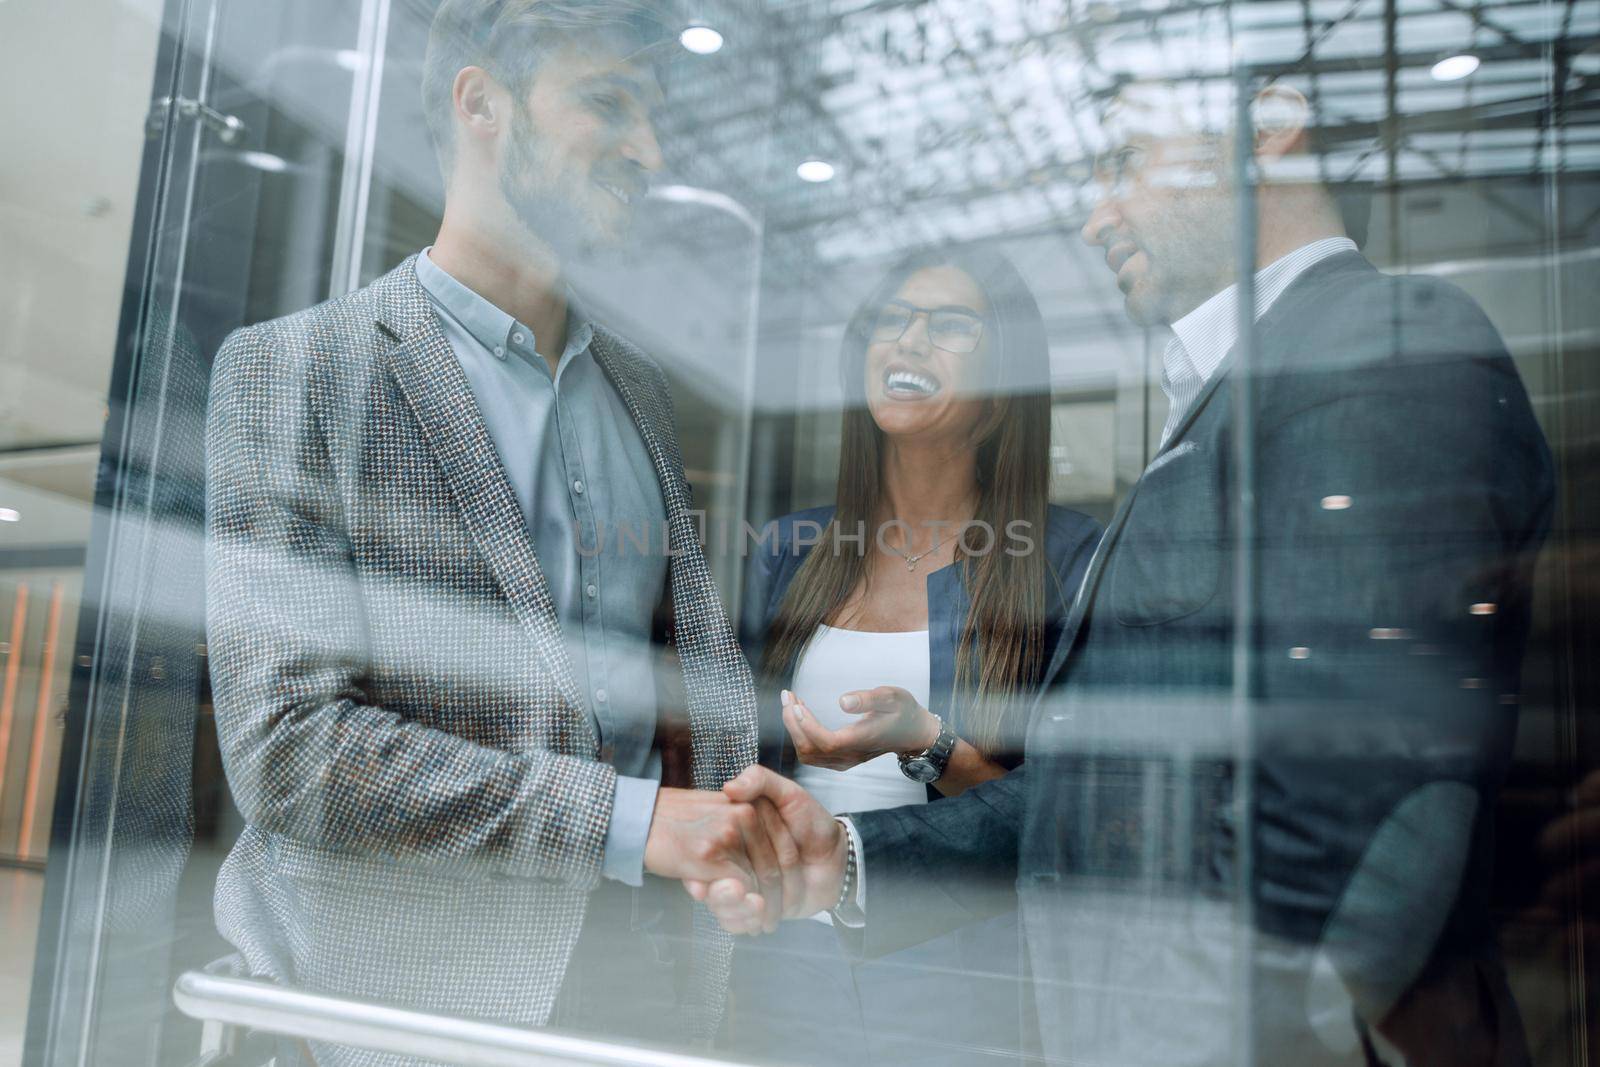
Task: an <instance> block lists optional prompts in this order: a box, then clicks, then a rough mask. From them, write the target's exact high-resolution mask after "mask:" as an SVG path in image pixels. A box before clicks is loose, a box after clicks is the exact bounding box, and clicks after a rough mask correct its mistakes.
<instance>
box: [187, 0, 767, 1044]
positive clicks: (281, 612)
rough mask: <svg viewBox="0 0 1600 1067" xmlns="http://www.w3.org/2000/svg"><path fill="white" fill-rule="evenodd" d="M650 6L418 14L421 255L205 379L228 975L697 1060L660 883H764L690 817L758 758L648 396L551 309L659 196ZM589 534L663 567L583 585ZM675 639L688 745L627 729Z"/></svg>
mask: <svg viewBox="0 0 1600 1067" xmlns="http://www.w3.org/2000/svg"><path fill="white" fill-rule="evenodd" d="M652 6H653V5H648V4H645V3H642V2H636V0H446V2H445V3H444V4H443V5H442V7H441V8H440V10H439V12H438V14H437V16H436V19H435V21H434V24H433V27H432V30H431V35H430V40H429V45H428V53H427V59H426V63H425V70H424V85H423V102H424V106H425V108H426V112H427V117H428V121H429V124H430V129H431V132H432V134H433V136H434V139H435V142H436V145H437V148H438V152H439V156H440V160H441V165H442V169H443V172H444V176H445V186H446V196H445V213H444V219H443V223H442V225H441V227H440V230H439V234H438V237H437V239H436V241H435V242H434V244H433V245H432V247H430V248H427V249H424V250H423V251H422V252H420V253H419V254H417V255H416V256H413V257H411V258H408V259H407V260H406V261H405V262H403V263H401V264H400V265H399V266H398V267H396V268H395V269H394V270H392V271H390V272H389V273H388V274H386V275H385V276H384V277H382V278H380V279H378V280H377V281H376V282H374V283H373V284H372V285H370V286H368V287H366V288H364V289H362V290H360V291H357V292H354V293H351V294H349V295H347V296H344V297H340V298H338V299H335V300H332V301H330V302H328V303H326V304H323V305H320V306H318V307H315V308H312V309H310V310H308V311H304V312H301V313H299V314H296V315H292V316H289V317H287V318H284V319H279V320H275V321H272V322H266V323H262V324H259V325H256V326H253V327H249V328H247V329H244V330H241V331H239V332H237V333H235V334H234V335H233V336H231V337H230V338H229V339H228V341H227V342H226V343H225V344H224V346H223V348H222V351H221V353H220V354H219V356H218V359H217V363H216V371H215V377H214V382H213V388H212V395H211V408H210V415H209V426H208V450H209V485H208V494H209V495H208V505H209V506H208V513H209V527H208V549H209V568H208V569H209V607H210V614H209V643H210V656H211V669H212V678H213V686H214V692H215V704H216V716H217V724H218V731H219V736H220V739H221V745H222V750H223V755H224V759H225V763H226V769H227V774H228V780H229V783H230V785H231V787H232V790H233V793H234V796H235V798H236V799H237V801H238V805H239V808H240V810H241V811H242V812H243V814H244V816H245V819H246V821H247V825H246V828H245V830H244V832H243V834H242V836H241V837H240V840H239V842H238V844H237V846H236V847H235V848H234V850H233V851H232V853H231V854H230V855H229V857H228V859H227V862H226V864H225V866H224V868H223V870H222V873H221V875H220V877H219V880H218V886H217V894H216V913H217V921H218V926H219V928H220V930H221V931H222V933H223V934H224V936H226V937H227V938H228V939H229V940H230V941H231V942H232V943H233V944H234V945H235V946H236V947H237V948H238V950H239V964H238V966H239V969H240V970H241V972H244V973H249V974H253V975H259V976H267V977H270V978H272V979H275V980H278V981H282V982H285V983H289V984H292V985H294V986H297V987H301V988H309V989H315V990H325V991H329V992H334V993H338V994H341V995H347V996H359V997H368V998H373V999H378V1000H383V1001H388V1002H397V1003H401V1004H405V1005H409V1006H413V1007H417V1008H422V1009H427V1010H431V1011H439V1012H445V1013H449V1014H455V1015H469V1016H478V1017H488V1018H493V1019H496V1020H502V1021H507V1022H513V1023H523V1024H532V1025H544V1024H546V1023H550V1024H552V1025H557V1026H561V1027H563V1028H568V1029H581V1030H589V1031H595V1032H599V1033H603V1034H605V1035H607V1036H625V1037H631V1038H637V1039H648V1040H671V1039H674V1038H678V1037H681V1036H687V1037H700V1038H704V1037H706V1036H707V1035H709V1034H710V1032H711V1031H712V1030H714V1028H715V1026H716V1024H717V1021H718V1016H719V1014H720V1011H721V1005H722V1001H723V997H724V992H725V987H726V971H727V963H728V952H729V949H730V947H731V944H730V941H729V939H728V937H727V935H726V934H724V933H722V931H720V930H718V929H717V928H716V925H715V923H712V922H710V920H709V916H706V917H705V922H703V923H701V924H700V926H701V927H703V928H702V929H700V930H698V931H694V932H691V925H692V921H691V920H690V917H689V914H688V909H689V907H690V902H689V900H688V897H687V896H686V895H685V894H683V892H682V890H681V888H680V887H678V886H676V885H672V884H671V883H670V882H667V881H664V879H679V878H683V877H688V876H693V877H698V878H731V879H733V880H735V881H738V882H740V883H741V884H743V885H745V886H746V887H747V889H749V890H750V891H751V895H752V899H754V898H755V896H756V893H757V891H759V890H760V889H761V888H762V886H763V880H765V883H766V885H767V886H768V887H770V886H771V885H772V880H773V879H774V878H776V877H777V874H778V870H777V861H776V857H775V856H774V853H773V847H772V844H771V841H770V840H769V838H768V835H767V831H766V829H764V828H763V825H762V823H761V821H760V820H761V814H760V813H759V812H758V809H757V808H756V807H755V806H752V805H750V804H745V803H737V802H732V801H730V800H729V799H728V798H727V797H726V796H724V795H723V794H722V793H721V792H719V791H717V787H719V786H720V785H722V784H723V782H725V781H726V780H727V779H728V778H730V777H732V776H733V775H734V774H736V773H737V772H738V771H739V770H740V769H741V768H742V767H744V766H747V765H749V764H750V763H751V762H753V760H754V758H755V752H756V725H755V717H754V697H753V690H752V686H751V680H750V675H749V671H748V668H747V667H746V665H745V662H744V660H743V658H742V656H741V654H740V651H739V648H738V645H737V644H736V642H735V638H734V635H733V633H732V631H731V629H730V628H729V624H728V621H727V619H726V617H725V615H724V613H723V610H722V608H721V605H720V604H719V602H718V599H717V595H716V592H715V586H714V584H713V583H712V581H711V579H710V576H709V573H708V571H707V567H706V562H705V559H704V557H703V555H702V553H701V550H700V548H699V545H698V543H697V541H696V538H695V523H694V521H693V517H692V515H691V513H690V497H689V489H688V486H687V484H686V482H685V480H684V473H683V469H682V463H681V459H680V456H679V451H678V445H677V442H676V440H675V437H674V427H673V422H672V411H671V406H670V400H669V399H668V395H667V385H666V380H665V378H664V376H663V374H662V372H661V370H660V368H659V367H657V366H656V365H655V364H654V363H653V362H652V361H651V360H649V359H648V358H647V357H646V356H645V355H643V354H642V353H641V352H639V351H638V350H637V349H636V348H634V347H633V346H632V345H630V344H629V343H628V342H626V341H624V340H623V339H622V338H620V337H618V336H617V335H616V334H614V333H611V332H610V331H608V330H606V329H605V328H604V327H602V326H600V325H599V324H596V323H593V322H591V321H590V320H589V319H588V318H587V317H586V316H585V314H584V313H583V311H582V309H581V308H579V307H577V306H576V305H575V304H574V303H573V301H572V299H571V297H570V295H569V293H568V291H567V288H566V286H565V284H564V283H563V280H562V279H563V271H564V265H565V264H569V263H571V262H572V261H573V260H574V259H575V258H577V257H582V256H585V255H588V254H590V253H591V252H593V251H596V250H599V249H602V248H606V247H610V246H615V245H617V244H618V243H619V242H621V241H622V240H623V239H624V237H625V235H626V232H627V227H628V223H629V221H630V219H631V217H632V214H633V211H634V209H635V207H636V206H637V204H638V201H639V199H640V197H641V196H642V195H643V194H644V192H645V189H646V183H647V182H648V180H649V178H650V175H651V174H652V173H653V172H655V171H656V170H658V169H659V167H660V166H661V154H660V149H659V147H658V145H657V143H656V139H655V132H654V127H653V124H652V120H651V111H652V108H653V107H654V106H655V105H656V103H657V102H658V100H659V97H660V92H661V90H660V87H659V84H658V81H657V78H656V77H655V74H654V72H653V71H652V68H651V65H650V56H651V55H652V54H653V53H652V52H651V49H652V47H653V46H654V45H655V44H657V43H658V42H660V41H663V40H671V39H672V37H673V36H675V35H674V34H673V33H672V31H671V28H670V27H665V26H663V25H661V24H660V23H659V22H658V20H657V19H656V18H655V17H654V16H653V15H652V14H651V8H652ZM619 528H625V529H632V530H662V529H663V528H665V529H667V530H668V531H670V542H671V543H670V546H657V548H658V549H666V548H668V547H670V552H667V551H664V550H658V551H655V552H644V551H634V552H630V553H626V554H622V553H620V552H618V553H606V552H594V551H590V550H588V549H587V548H586V550H585V551H583V552H580V551H579V546H580V544H581V545H585V546H593V545H594V544H596V543H599V542H600V541H602V540H603V538H604V534H605V531H608V530H610V531H615V530H617V529H619ZM663 604H664V605H665V609H664V610H661V605H663ZM668 618H670V630H671V633H670V636H669V637H665V638H663V640H664V641H666V642H669V643H670V644H671V646H672V649H673V652H674V653H675V656H676V659H677V660H678V661H679V662H680V665H681V672H682V690H681V692H685V693H687V697H686V698H685V703H686V707H684V708H676V707H668V706H664V705H663V706H658V700H657V697H656V692H657V686H656V681H657V679H656V677H655V672H654V671H653V669H652V662H653V655H652V647H653V641H652V638H653V635H654V634H656V632H657V629H656V628H657V623H658V620H661V621H662V628H663V629H664V628H665V626H666V625H667V624H666V622H665V620H666V619H668ZM684 718H686V719H687V730H686V731H685V730H678V731H666V730H660V729H658V723H659V722H661V721H664V720H668V719H671V720H672V721H681V720H682V719H684ZM684 734H686V735H687V737H686V738H684V739H683V744H682V747H683V748H685V749H687V751H686V752H681V753H680V752H678V746H677V744H676V743H675V742H668V741H667V740H666V738H668V737H669V736H671V737H682V736H683V735H684ZM658 738H659V740H658ZM675 757H681V758H675ZM677 767H683V768H684V772H683V773H682V775H681V776H680V775H677V774H675V773H674V768H677ZM680 779H681V780H680ZM686 786H692V787H698V788H692V787H690V788H685V787H686ZM767 814H768V815H769V816H770V814H771V813H770V809H768V811H767ZM775 828H777V829H778V830H779V832H780V833H781V827H775ZM668 887H670V891H669V888H668ZM768 895H769V896H770V897H771V898H772V901H773V908H774V909H775V908H776V906H777V902H778V895H777V894H775V893H769V894H768ZM768 921H769V922H770V923H773V924H775V922H776V912H775V911H773V912H772V914H771V915H770V916H768ZM684 1029H686V1030H687V1031H688V1032H687V1033H684V1032H683V1031H684ZM297 1054H310V1055H314V1056H315V1058H316V1060H317V1061H318V1062H329V1063H372V1062H387V1061H386V1060H384V1058H383V1057H377V1056H374V1055H372V1054H369V1053H361V1052H358V1051H356V1050H352V1049H346V1048H338V1047H333V1046H317V1047H316V1048H315V1050H314V1052H312V1051H308V1050H298V1052H297V1050H293V1049H287V1048H286V1049H285V1050H284V1051H283V1057H285V1058H280V1060H279V1062H280V1064H281V1063H284V1062H286V1059H287V1060H288V1061H290V1062H292V1061H293V1058H294V1057H295V1056H296V1055H297Z"/></svg>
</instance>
